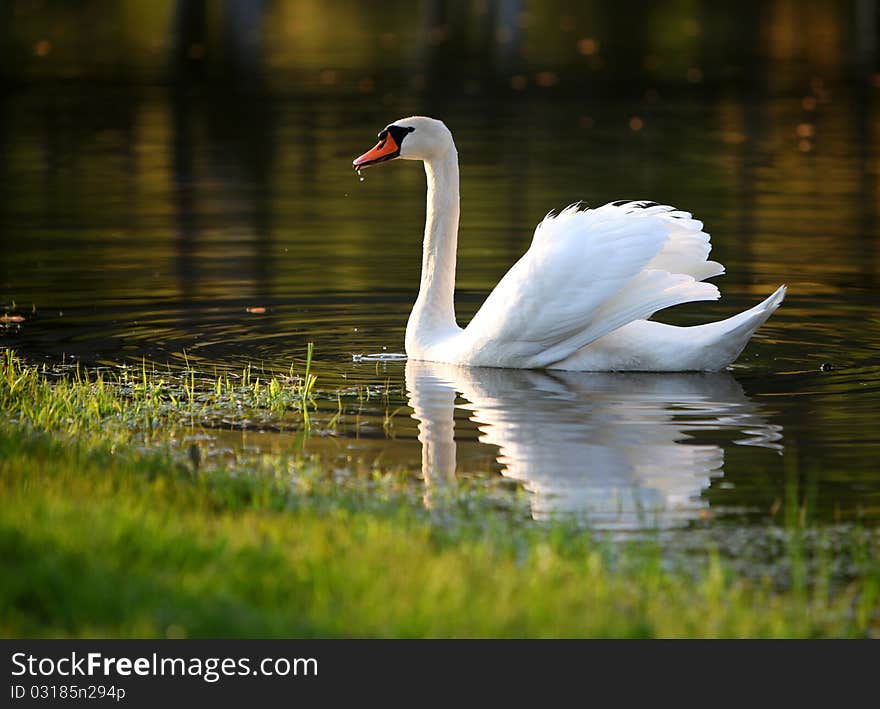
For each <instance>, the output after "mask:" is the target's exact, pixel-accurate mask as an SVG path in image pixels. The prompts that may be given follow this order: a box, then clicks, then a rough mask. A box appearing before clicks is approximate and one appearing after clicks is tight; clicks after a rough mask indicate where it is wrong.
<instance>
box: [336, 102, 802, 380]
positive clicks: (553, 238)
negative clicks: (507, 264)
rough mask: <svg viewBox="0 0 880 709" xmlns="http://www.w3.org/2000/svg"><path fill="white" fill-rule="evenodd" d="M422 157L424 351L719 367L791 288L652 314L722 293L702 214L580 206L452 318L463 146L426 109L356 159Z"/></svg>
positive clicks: (533, 361) (590, 365) (413, 321)
mask: <svg viewBox="0 0 880 709" xmlns="http://www.w3.org/2000/svg"><path fill="white" fill-rule="evenodd" d="M395 158H403V159H405V160H422V161H424V163H425V174H426V175H427V179H428V196H427V214H426V219H425V237H424V245H423V255H422V279H421V285H420V287H419V296H418V299H417V300H416V302H415V305H414V306H413V310H412V313H411V314H410V317H409V321H408V323H407V326H406V353H407V355H408V357H410V358H411V359H416V360H426V361H431V362H445V363H450V364H463V365H469V366H484V367H515V368H529V369H532V368H548V369H569V370H582V371H610V370H632V371H635V370H642V371H686V370H702V371H714V370H719V369H723V368H724V367H726V366H727V365H729V364H730V363H731V362H733V360H734V359H736V358H737V356H738V355H739V353H740V352H742V349H743V347H745V345H746V343H747V342H748V340H749V338H750V337H751V336H752V334H753V333H754V332H755V330H757V329H758V327H760V325H761V324H763V323H764V321H765V320H766V319H767V318H768V317H770V315H771V314H772V313H773V311H774V310H776V308H777V307H778V306H779V304H780V303H781V302H782V299H783V298H784V297H785V286H781V287H780V288H779V289H777V290H776V292H775V293H773V295H771V296H770V297H769V298H767V299H766V300H765V301H764V302H762V303H760V304H759V305H756V306H755V307H754V308H751V309H750V310H747V311H745V312H742V313H740V314H738V315H734V316H733V317H731V318H728V319H726V320H721V321H718V322H713V323H708V324H706V325H697V326H694V327H674V326H672V325H664V324H661V323H658V322H652V321H649V320H648V319H647V318H649V317H651V316H652V315H653V314H654V313H655V312H657V311H658V310H661V309H663V308H668V307H669V306H671V305H678V304H679V303H686V302H689V301H696V300H716V299H718V298H719V297H720V294H719V292H718V289H717V288H716V287H715V286H714V285H712V284H711V283H703V282H702V281H703V279H704V278H709V277H711V276H717V275H720V274H721V273H723V272H724V267H723V266H722V265H721V264H720V263H716V262H715V261H708V260H707V257H708V255H709V251H710V249H711V246H710V244H709V235H708V234H706V233H705V232H704V231H703V230H702V228H703V225H702V223H701V222H699V221H697V220H696V219H693V218H691V215H690V214H688V213H687V212H681V211H677V210H675V209H673V208H672V207H667V206H663V205H655V204H652V203H648V202H624V203H612V204H606V205H605V206H603V207H599V208H598V209H587V210H583V209H580V208H579V207H578V206H577V205H573V206H571V207H568V208H566V209H564V210H563V211H562V212H560V213H559V214H557V215H553V214H548V215H547V216H546V217H545V218H544V220H543V221H542V222H541V223H540V224H538V227H537V229H535V235H534V238H533V239H532V245H531V246H530V247H529V250H528V251H527V252H526V253H525V254H524V255H523V257H522V258H521V259H520V260H519V261H517V263H516V264H514V266H513V267H512V268H511V269H510V271H508V272H507V274H506V275H505V276H504V278H502V279H501V281H500V282H499V283H498V285H497V286H496V287H495V290H493V291H492V293H490V294H489V297H488V298H487V299H486V302H485V303H483V305H482V307H481V308H480V310H479V311H478V312H477V314H476V315H474V317H473V319H472V320H471V322H470V324H469V325H468V326H467V327H466V328H464V329H461V328H460V327H458V325H457V324H456V322H455V309H454V305H453V292H454V290H455V252H456V245H457V244H456V242H457V240H458V216H459V194H458V152H457V151H456V149H455V143H454V142H453V140H452V134H451V133H450V132H449V129H448V128H447V127H446V126H445V125H444V124H443V123H442V122H441V121H438V120H435V119H433V118H426V117H424V116H413V117H411V118H403V119H401V120H399V121H396V122H394V123H392V124H390V125H389V126H388V127H386V128H385V129H384V130H383V131H382V132H380V133H379V143H378V144H377V145H376V146H375V147H374V148H373V149H372V150H370V151H368V152H366V153H364V154H363V155H361V156H360V157H359V158H357V159H356V160H354V162H353V165H354V166H355V167H356V168H358V169H363V168H366V167H369V166H371V165H376V164H378V163H381V162H386V161H388V160H393V159H395Z"/></svg>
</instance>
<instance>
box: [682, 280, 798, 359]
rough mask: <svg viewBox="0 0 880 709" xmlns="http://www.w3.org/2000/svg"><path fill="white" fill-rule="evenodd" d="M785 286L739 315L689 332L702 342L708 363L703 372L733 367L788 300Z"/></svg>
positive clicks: (693, 328)
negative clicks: (765, 324) (759, 331)
mask: <svg viewBox="0 0 880 709" xmlns="http://www.w3.org/2000/svg"><path fill="white" fill-rule="evenodd" d="M785 293H786V286H784V285H782V286H779V288H777V289H776V290H775V291H774V292H773V294H772V295H771V296H769V297H768V298H766V299H765V300H763V301H762V302H760V303H758V304H757V305H756V306H755V307H753V308H749V309H748V310H745V311H743V312H741V313H738V314H737V315H734V316H732V317H729V318H727V319H726V320H719V321H718V322H713V323H708V324H706V325H697V326H696V327H692V328H688V330H689V331H691V332H692V333H693V335H695V336H696V338H695V339H696V340H697V341H698V342H701V343H702V345H703V349H704V351H705V354H706V356H707V362H706V363H705V364H704V365H703V366H701V367H700V369H707V370H719V369H724V368H725V367H727V366H728V365H729V364H731V363H732V362H733V361H734V360H735V359H736V358H737V357H739V355H740V353H741V352H742V351H743V349H745V346H746V344H747V343H748V341H749V340H750V339H751V338H752V335H754V334H755V331H756V330H757V329H758V328H759V327H761V325H763V324H764V323H765V322H767V319H768V318H769V317H770V316H771V315H773V313H774V312H775V311H776V309H777V308H778V307H779V306H780V304H781V303H782V301H783V300H784V299H785Z"/></svg>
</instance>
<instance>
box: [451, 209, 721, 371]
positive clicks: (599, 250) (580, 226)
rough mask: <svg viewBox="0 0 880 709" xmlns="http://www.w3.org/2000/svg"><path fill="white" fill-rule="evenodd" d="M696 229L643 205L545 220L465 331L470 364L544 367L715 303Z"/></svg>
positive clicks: (713, 271) (717, 267) (715, 270)
mask: <svg viewBox="0 0 880 709" xmlns="http://www.w3.org/2000/svg"><path fill="white" fill-rule="evenodd" d="M710 249H711V246H710V244H709V236H708V234H706V233H704V232H703V231H702V224H701V223H700V222H699V221H697V220H695V219H693V218H692V217H691V215H690V214H688V213H687V212H680V211H677V210H675V209H673V208H672V207H668V206H665V205H655V204H652V203H646V202H625V203H611V204H606V205H604V206H602V207H599V208H597V209H587V210H583V209H581V208H580V207H579V206H578V205H572V206H571V207H567V208H566V209H564V210H562V211H561V212H560V213H559V214H555V215H554V214H552V213H551V214H548V215H547V217H545V218H544V220H543V221H542V222H541V223H540V224H538V227H537V228H536V229H535V235H534V237H533V239H532V243H531V246H530V247H529V250H528V251H527V252H526V253H525V254H524V255H523V256H522V258H520V260H519V261H518V262H517V263H516V264H514V265H513V267H512V268H511V269H510V271H508V272H507V274H506V275H505V276H504V278H502V279H501V281H500V282H499V283H498V285H497V286H496V288H495V290H493V291H492V293H490V294H489V297H488V298H487V299H486V301H485V303H483V305H482V307H481V308H480V310H479V311H478V312H477V314H476V315H475V316H474V318H473V319H472V320H471V322H470V324H469V325H468V326H467V328H466V329H465V333H466V338H467V341H468V345H469V349H470V356H469V359H470V361H471V363H472V364H480V363H481V362H482V361H484V360H485V362H486V363H494V365H495V366H498V365H501V366H517V367H523V366H525V367H545V366H547V365H550V364H552V363H553V362H556V361H559V360H560V359H563V358H565V357H567V356H569V355H570V354H571V353H572V352H574V351H575V350H577V349H579V348H581V347H583V346H584V345H587V344H589V343H590V342H592V341H594V340H596V339H598V338H600V337H602V336H604V335H606V334H608V333H609V332H612V331H614V330H616V329H618V328H619V327H622V326H623V325H626V324H627V323H629V322H632V321H633V320H639V319H645V318H648V317H650V316H651V315H653V314H654V313H655V312H657V311H658V310H661V309H663V308H667V307H669V306H671V305H677V304H679V303H685V302H688V301H695V300H715V299H717V298H718V297H719V293H718V289H717V288H716V287H715V286H714V285H712V284H710V283H702V282H700V281H701V279H703V278H708V277H710V276H713V275H718V274H720V273H723V271H724V269H723V267H722V266H721V264H718V263H715V262H714V261H708V260H707V257H708V254H709V250H710Z"/></svg>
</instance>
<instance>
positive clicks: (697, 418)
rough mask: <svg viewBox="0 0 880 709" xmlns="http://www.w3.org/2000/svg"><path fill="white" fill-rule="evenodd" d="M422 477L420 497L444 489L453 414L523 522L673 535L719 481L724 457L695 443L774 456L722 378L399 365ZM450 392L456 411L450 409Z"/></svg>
mask: <svg viewBox="0 0 880 709" xmlns="http://www.w3.org/2000/svg"><path fill="white" fill-rule="evenodd" d="M406 386H407V391H408V394H409V404H410V406H411V407H412V409H413V414H412V416H413V418H415V419H416V420H417V421H418V422H419V441H420V442H421V444H422V474H423V476H424V479H425V483H426V486H427V491H426V502H428V503H429V504H430V499H431V491H432V489H434V488H436V487H438V486H441V485H443V484H445V483H448V482H449V481H454V479H455V468H456V446H455V438H454V410H455V408H456V406H459V407H460V408H464V409H467V410H468V411H470V412H472V415H471V417H470V418H471V420H472V421H474V422H476V424H477V426H478V428H479V431H480V441H481V442H482V443H488V444H491V445H494V446H497V447H498V449H499V451H498V454H497V461H498V464H499V465H500V466H501V473H502V475H504V476H505V477H506V478H510V479H513V480H516V481H518V482H520V483H521V484H522V485H523V486H524V488H525V489H526V490H527V491H528V492H529V493H530V500H531V502H530V504H531V511H532V516H533V517H534V518H535V519H547V518H549V517H559V516H575V517H576V518H577V519H580V520H582V521H586V522H587V523H589V524H590V525H592V526H594V527H596V528H609V529H610V528H616V529H627V528H638V527H644V526H652V527H654V526H665V527H669V526H675V525H679V524H684V523H686V522H687V521H689V520H691V519H694V518H696V517H698V516H699V515H700V514H701V511H702V510H703V509H704V508H705V507H707V506H708V502H707V501H706V500H705V499H703V498H701V492H702V491H703V490H704V489H705V488H707V487H708V486H709V484H710V482H711V480H712V479H713V478H716V479H717V478H719V477H721V476H722V475H723V465H724V450H723V448H722V446H721V445H720V444H718V443H715V442H699V441H698V440H697V439H696V438H695V434H698V433H699V432H710V433H711V432H715V434H716V435H715V436H714V439H715V440H718V435H717V434H718V432H722V431H723V432H727V433H725V434H723V435H724V436H725V437H726V440H727V441H730V440H731V435H732V436H733V441H734V442H735V443H738V444H741V445H751V446H763V447H767V448H772V449H777V450H781V444H780V443H779V441H780V440H781V438H782V436H781V427H779V426H776V425H773V424H770V423H768V422H766V421H765V420H764V419H763V418H762V417H761V415H760V414H759V413H758V412H757V407H756V406H755V404H754V403H753V402H751V401H750V400H749V399H748V398H747V397H746V395H745V393H744V392H743V390H742V388H741V387H740V385H739V384H738V383H737V381H736V380H735V379H734V378H733V377H732V376H731V375H730V374H728V373H726V372H717V373H705V374H704V373H688V374H645V373H639V374H615V373H589V372H563V371H552V372H551V371H544V370H542V371H537V370H517V369H488V368H474V367H458V366H455V365H444V364H437V363H432V362H417V361H409V362H407V365H406ZM457 393H461V395H462V396H463V397H464V399H466V400H467V403H465V404H458V405H457V404H456V395H457Z"/></svg>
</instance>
